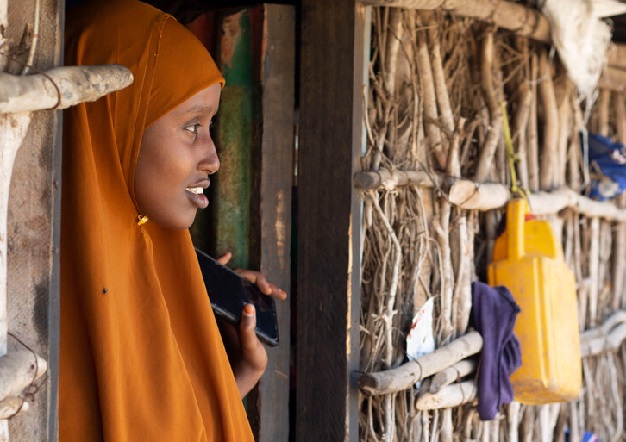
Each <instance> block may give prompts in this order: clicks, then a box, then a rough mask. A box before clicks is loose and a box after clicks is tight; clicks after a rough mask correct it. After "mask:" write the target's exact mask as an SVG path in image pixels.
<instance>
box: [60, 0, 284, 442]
mask: <svg viewBox="0 0 626 442" xmlns="http://www.w3.org/2000/svg"><path fill="white" fill-rule="evenodd" d="M66 42H67V43H66V59H65V62H66V64H68V65H91V64H123V65H125V66H127V67H128V68H130V70H131V71H132V73H133V75H134V83H133V84H132V85H131V86H129V87H128V88H126V89H124V90H122V91H119V92H116V93H113V94H110V95H108V96H106V97H104V98H102V99H100V100H98V101H96V102H94V103H88V104H82V105H79V106H76V107H75V108H73V109H71V110H70V111H68V112H67V113H66V115H65V116H64V122H65V123H64V152H63V190H62V214H61V215H62V228H61V361H60V380H59V384H60V386H59V404H60V405H59V406H60V410H59V414H60V439H61V440H62V441H74V440H76V441H96V440H108V441H115V442H121V441H133V442H134V441H213V440H214V441H245V440H253V438H252V434H251V431H250V427H249V425H248V422H247V419H246V414H245V410H244V409H243V406H242V403H241V397H242V396H243V395H245V394H246V393H247V392H248V391H249V390H250V389H251V388H252V387H253V386H254V385H255V384H256V382H257V381H258V380H259V378H260V377H261V375H262V373H263V371H264V370H265V366H266V364H267V355H266V353H265V349H264V348H263V346H262V345H261V343H260V342H259V341H258V339H257V338H256V336H255V334H254V324H255V316H254V309H253V308H251V306H246V308H245V309H244V312H243V313H244V314H243V315H242V317H243V319H242V325H241V329H240V338H241V348H242V357H241V358H240V359H239V360H238V361H237V363H236V365H235V366H233V367H232V368H231V366H230V364H229V361H228V357H227V355H226V352H225V350H224V347H223V344H222V340H221V337H220V334H219V331H218V329H217V326H216V322H215V317H214V316H213V312H212V310H211V307H210V303H209V298H208V296H207V293H206V290H205V288H204V284H203V281H202V276H201V273H200V270H199V268H198V264H197V260H196V255H195V252H194V249H193V245H192V243H191V239H190V236H189V232H188V230H187V228H188V227H189V225H190V224H191V223H192V221H193V219H194V217H195V214H196V211H197V210H198V209H203V208H205V207H206V206H207V205H208V200H207V198H206V197H205V196H204V195H203V193H202V191H203V189H205V188H206V187H208V186H209V185H210V177H209V176H210V175H211V174H212V173H214V172H216V171H217V169H218V168H219V160H218V158H217V154H216V151H215V144H214V143H213V140H212V138H211V132H210V126H211V119H212V118H213V116H214V115H215V113H216V112H217V109H218V104H219V97H220V93H221V88H222V87H223V85H224V80H223V78H222V76H221V74H220V72H219V71H218V69H217V68H216V66H215V63H214V62H213V60H212V59H211V57H210V56H209V54H208V52H207V51H206V49H205V48H204V47H203V46H202V44H201V43H200V42H199V41H198V40H197V39H196V38H195V37H194V36H193V35H192V34H191V33H190V32H189V31H187V30H186V29H185V28H184V27H183V26H182V25H180V24H179V23H177V22H176V21H175V20H174V19H173V18H172V17H170V16H169V15H167V14H164V13H162V12H160V11H158V10H157V9H154V8H153V7H151V6H148V5H146V4H143V3H140V2H138V1H135V0H108V1H107V0H101V1H96V2H87V3H86V4H84V5H81V6H79V7H78V8H74V10H73V11H70V12H69V13H68V16H67V29H66ZM247 276H248V277H250V278H252V279H256V280H257V282H258V284H259V286H260V287H261V289H262V290H264V291H265V292H266V293H268V294H270V295H274V296H277V297H279V298H284V296H285V294H284V292H282V291H281V290H278V289H277V288H276V287H274V286H273V285H270V284H268V283H267V282H265V280H264V279H263V278H262V276H260V275H259V274H256V273H249V274H248V275H247Z"/></svg>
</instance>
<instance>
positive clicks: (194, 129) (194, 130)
mask: <svg viewBox="0 0 626 442" xmlns="http://www.w3.org/2000/svg"><path fill="white" fill-rule="evenodd" d="M200 126H202V125H201V124H200V123H196V124H192V125H191V126H187V127H186V128H185V130H187V131H189V132H191V133H192V134H193V135H194V137H197V136H198V132H199V131H200Z"/></svg>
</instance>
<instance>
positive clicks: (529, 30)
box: [361, 0, 552, 43]
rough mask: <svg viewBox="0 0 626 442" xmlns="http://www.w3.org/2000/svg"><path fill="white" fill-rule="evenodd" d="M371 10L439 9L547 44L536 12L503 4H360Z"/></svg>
mask: <svg viewBox="0 0 626 442" xmlns="http://www.w3.org/2000/svg"><path fill="white" fill-rule="evenodd" d="M361 2H362V3H364V4H368V5H372V6H390V7H396V8H405V9H424V10H429V9H442V10H445V11H448V12H450V13H453V14H455V15H459V16H462V17H470V18H475V19H477V20H481V21H485V22H489V23H493V24H495V25H496V26H498V27H499V28H503V29H509V30H511V31H513V32H515V33H516V34H518V35H523V36H526V37H528V38H532V39H533V40H538V41H542V42H545V43H549V42H551V41H552V39H551V36H550V25H549V23H548V20H547V19H546V18H545V17H544V16H543V15H541V13H540V12H539V11H537V10H535V9H531V8H528V7H526V6H522V5H520V4H517V3H511V2H509V1H504V0H495V1H494V0H361Z"/></svg>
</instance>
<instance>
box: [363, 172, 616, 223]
mask: <svg viewBox="0 0 626 442" xmlns="http://www.w3.org/2000/svg"><path fill="white" fill-rule="evenodd" d="M408 185H414V186H420V187H427V188H430V187H439V188H442V189H443V190H444V191H447V193H448V201H449V202H450V203H452V204H454V205H455V206H457V207H459V208H461V209H466V210H480V211H485V210H494V209H499V208H502V207H504V206H505V205H506V203H508V202H509V200H510V199H511V192H510V190H509V188H508V186H505V185H503V184H497V183H484V184H478V183H475V182H474V181H472V180H467V179H461V178H452V177H447V178H446V177H445V176H443V175H441V174H436V173H431V172H425V171H400V170H393V171H392V170H387V169H380V170H377V171H366V172H357V173H355V175H354V186H355V187H356V188H357V189H359V190H373V189H385V190H395V189H397V188H399V187H403V186H408ZM528 199H529V203H530V209H531V211H532V213H533V214H534V215H556V214H558V213H559V212H560V211H561V210H563V209H573V210H576V211H577V212H578V213H580V214H581V215H585V216H589V217H599V218H603V219H605V220H607V221H620V222H626V209H619V208H617V207H616V206H615V205H614V204H613V203H612V202H609V201H603V202H601V201H594V200H592V199H591V198H587V197H586V196H583V195H580V194H579V193H578V192H576V191H574V190H571V189H560V190H554V191H551V192H537V193H533V194H530V195H529V196H528Z"/></svg>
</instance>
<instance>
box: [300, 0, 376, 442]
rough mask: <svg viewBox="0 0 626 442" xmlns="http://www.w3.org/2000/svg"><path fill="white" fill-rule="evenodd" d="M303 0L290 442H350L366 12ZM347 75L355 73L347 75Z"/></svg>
mask: <svg viewBox="0 0 626 442" xmlns="http://www.w3.org/2000/svg"><path fill="white" fill-rule="evenodd" d="M355 3H356V2H353V1H349V0H339V1H337V0H335V1H331V0H303V1H302V28H301V29H302V34H301V42H302V46H301V65H300V131H299V134H300V136H299V153H298V194H297V195H298V231H297V232H298V243H297V247H298V269H297V272H298V273H297V281H298V287H297V288H298V293H297V296H298V299H297V360H296V362H297V365H296V369H297V399H296V403H297V406H296V408H297V412H296V440H298V441H303V442H306V441H314V442H317V441H322V440H324V441H326V440H350V441H356V440H358V436H359V434H358V432H359V430H358V428H359V414H358V390H357V388H356V379H355V375H354V374H355V372H356V370H358V369H359V308H360V306H359V304H360V229H361V228H360V223H361V201H360V195H359V194H358V193H357V192H356V191H355V190H354V188H353V184H352V176H353V174H354V172H355V170H356V169H357V168H358V164H359V158H360V156H361V151H362V148H363V147H364V137H363V132H362V128H363V117H362V116H363V104H362V103H363V94H364V89H365V85H366V84H367V82H366V81H365V80H364V73H365V72H366V69H365V68H366V66H367V60H368V59H369V53H368V49H366V48H369V38H368V37H367V36H368V35H369V31H370V28H369V20H368V15H369V13H370V9H369V8H368V7H366V6H363V5H361V4H360V3H356V5H355ZM355 73H356V74H355Z"/></svg>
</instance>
